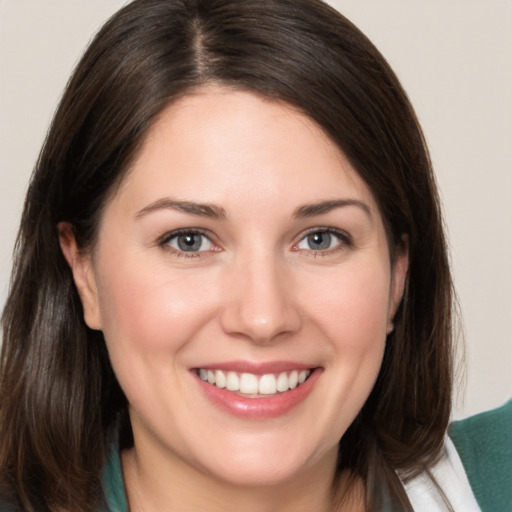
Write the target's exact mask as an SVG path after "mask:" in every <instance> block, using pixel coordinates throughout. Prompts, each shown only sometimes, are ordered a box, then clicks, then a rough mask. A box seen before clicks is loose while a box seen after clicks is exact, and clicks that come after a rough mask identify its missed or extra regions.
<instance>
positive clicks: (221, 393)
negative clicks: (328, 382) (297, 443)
mask: <svg viewBox="0 0 512 512" xmlns="http://www.w3.org/2000/svg"><path fill="white" fill-rule="evenodd" d="M321 373H322V369H321V368H316V369H314V370H313V371H312V372H311V375H310V376H309V378H308V379H307V380H306V381H305V382H304V383H302V384H300V385H299V386H297V387H296V388H294V389H290V390H289V391H286V392H284V393H277V394H276V395H271V396H265V395H262V396H260V397H258V398H247V397H244V396H240V395H237V394H236V393H233V392H231V391H228V390H226V389H221V388H218V387H217V386H215V385H212V384H209V383H208V382H205V381H203V380H202V379H201V378H200V377H199V375H197V374H196V373H195V372H193V375H194V376H195V378H196V381H197V383H198V384H199V386H200V387H201V390H202V391H203V393H204V394H205V395H206V396H207V397H208V398H209V399H210V400H211V401H212V402H213V403H214V404H215V405H216V406H218V407H220V408H221V409H223V410H224V411H226V412H228V413H230V414H232V415H234V416H238V417H239V418H245V419H268V418H277V417H279V416H283V415H285V414H286V413H288V412H289V411H291V410H292V409H293V408H294V407H296V406H298V405H299V404H300V403H301V402H303V401H304V400H305V399H306V398H307V396H308V395H309V393H310V392H311V390H312V389H313V387H314V386H315V383H316V381H317V380H318V378H319V377H320V375H321Z"/></svg>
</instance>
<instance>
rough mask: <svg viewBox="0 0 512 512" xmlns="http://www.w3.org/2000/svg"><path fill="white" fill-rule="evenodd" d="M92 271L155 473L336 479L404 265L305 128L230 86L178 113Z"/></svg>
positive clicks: (187, 103) (303, 121) (155, 132)
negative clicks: (159, 469)
mask: <svg viewBox="0 0 512 512" xmlns="http://www.w3.org/2000/svg"><path fill="white" fill-rule="evenodd" d="M78 260H79V261H78V263H75V269H74V270H75V278H76V281H77V285H78V287H79V290H80V294H81V297H82V300H83V302H84V310H85V318H86V321H87V323H88V324H89V326H90V327H92V328H95V329H101V330H102V331H103V332H104V335H105V339H106V343H107V347H108V351H109V354H110V357H111V361H112V365H113V368H114V370H115V373H116V375H117V378H118V380H119V383H120V385H121V387H122V388H123V390H124V392H125V394H126V396H127V399H128V401H129V404H130V418H131V421H132V426H133V432H134V438H135V450H136V453H137V455H138V459H139V460H140V461H141V462H142V463H143V462H144V460H146V461H147V462H148V463H149V461H152V462H151V463H155V464H159V465H165V466H166V467H175V468H178V467H179V468H181V469H183V468H186V470H187V471H192V473H194V472H197V471H199V472H201V473H202V474H203V475H204V474H206V475H209V476H210V477H213V478H215V479H219V480H223V481H224V482H229V483H232V484H237V485H267V484H273V483H279V482H285V481H290V480H291V479H293V478H295V477H299V476H302V477H304V476H305V475H308V474H313V473H315V474H319V472H321V471H327V472H332V471H333V470H334V464H335V460H336V456H337V444H338V441H339V439H340V438H341V436H342V435H343V434H344V432H345V431H346V429H347V427H348V426H349V425H350V424H351V422H352V421H353V420H354V418H355V416H356V415H357V414H358V412H359V411H360V409H361V407H362V406H363V404H364V402H365V401H366V399H367V397H368V395H369V393H370V391H371V389H372V386H373V384H374V382H375V379H376V377H377V374H378V372H379V369H380V366H381V361H382V356H383V352H384V346H385V341H386V333H387V332H388V331H389V329H390V321H391V319H392V317H393V314H394V311H395V309H396V307H397V304H398V302H399V300H400V297H401V293H402V283H403V280H404V275H405V272H406V266H407V255H406V254H405V252H404V253H403V254H399V255H398V257H397V259H396V262H395V264H394V266H393V268H392V266H391V262H390V259H389V250H388V244H387V241H386V235H385V230H384V226H383V221H382V218H381V216H380V214H379V211H378V208H377V205H376V202H375V199H374V198H373V196H372V194H371V193H370V191H369V189H368V188H367V186H366V185H365V183H364V182H363V181H362V180H361V178H360V177H359V176H358V174H357V173H356V172H355V171H354V170H353V169H352V167H351V166H350V164H349V163H348V162H347V160H346V159H345V158H344V156H343V154H342V153H341V152H340V150H339V149H338V148H337V146H336V145H335V144H333V143H332V142H331V141H330V140H329V139H328V138H327V137H326V136H325V135H324V134H323V132H322V131H321V130H320V129H319V127H318V126H317V125H316V124H315V123H314V122H312V121H311V120H310V119H309V118H308V117H306V116H304V115H303V114H301V113H298V112H297V111H296V110H294V109H293V108H291V107H289V106H286V105H283V104H279V103H276V102H274V101H271V100H267V99H262V98H261V97H259V96H256V95H254V94H251V93H247V92H236V91H233V90H230V89H225V88H205V89H202V90H201V91H200V92H198V93H197V94H194V95H189V96H186V97H184V98H182V99H180V100H179V101H178V102H176V103H174V104H173V105H172V106H170V107H169V108H167V110H166V111H164V113H163V114H162V115H161V117H160V118H159V120H158V121H157V122H156V124H155V125H154V126H153V128H152V129H151V130H150V132H149V134H148V136H147V139H146V141H145V143H144V145H143V147H142V149H141V151H140V153H139V155H138V158H137V159H136V161H135V163H134V165H133V167H132V169H131V170H130V172H129V174H128V175H127V177H126V178H125V180H124V182H123V183H122V185H121V187H120V188H119V190H118V191H117V192H116V194H115V195H114V197H113V198H112V200H111V201H110V202H109V204H108V205H107V207H106V209H105V211H104V214H103V217H102V220H101V223H100V227H99V237H98V241H97V245H96V246H95V248H94V250H93V252H92V256H91V257H87V256H85V257H84V256H82V257H78ZM304 379H305V381H304ZM237 388H238V390H237Z"/></svg>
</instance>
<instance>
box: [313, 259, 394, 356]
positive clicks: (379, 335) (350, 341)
mask: <svg viewBox="0 0 512 512" xmlns="http://www.w3.org/2000/svg"><path fill="white" fill-rule="evenodd" d="M316 284H317V286H316V289H317V290H318V291H317V293H315V294H312V296H311V297H310V301H309V303H310V306H309V311H310V313H311V315H312V317H313V318H315V321H316V323H317V324H318V325H320V326H321V328H322V330H323V331H324V332H325V333H326V334H327V337H328V338H329V339H330V340H331V341H332V343H333V344H334V345H335V347H336V348H338V349H343V350H347V351H350V352H352V353H353V354H354V355H356V354H358V353H360V354H364V353H366V351H367V350H371V349H372V348H373V347H375V345H378V346H381V345H382V343H383V341H384V340H385V337H386V328H387V324H388V309H389V286H390V274H389V269H388V268H386V267H385V266H384V265H375V264H373V265H371V264H365V262H362V264H358V265H357V266H356V265H354V266H351V267H346V268H343V269H341V270H340V271H339V272H338V273H337V274H336V275H330V276H325V278H324V280H323V282H322V281H319V280H318V276H317V280H316ZM322 285H323V286H322ZM321 290H322V292H321V293H320V291H321Z"/></svg>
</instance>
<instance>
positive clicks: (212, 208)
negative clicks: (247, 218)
mask: <svg viewBox="0 0 512 512" xmlns="http://www.w3.org/2000/svg"><path fill="white" fill-rule="evenodd" d="M159 210H175V211H178V212H182V213H188V214H189V215H194V216H196V217H208V218H211V219H219V220H224V219H226V217H227V215H226V211H225V210H224V208H222V207H220V206H217V205H215V204H209V203H196V202H194V201H178V200H175V199H171V198H169V197H164V198H162V199H157V200H156V201H154V202H152V203H150V204H148V205H147V206H145V207H144V208H142V209H141V210H139V211H138V212H137V214H136V217H137V218H141V217H144V216H145V215H148V214H149V213H152V212H155V211H159Z"/></svg>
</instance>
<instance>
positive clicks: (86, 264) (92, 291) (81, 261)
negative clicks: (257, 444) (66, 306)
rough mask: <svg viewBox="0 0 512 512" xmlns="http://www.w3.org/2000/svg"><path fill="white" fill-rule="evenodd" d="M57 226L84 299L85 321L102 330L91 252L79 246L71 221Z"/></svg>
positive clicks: (64, 252)
mask: <svg viewBox="0 0 512 512" xmlns="http://www.w3.org/2000/svg"><path fill="white" fill-rule="evenodd" d="M57 228H58V231H59V243H60V248H61V250H62V253H63V254H64V258H66V261H67V262H68V265H69V266H70V268H71V272H72V273H73V280H74V281H75V286H76V288H77V290H78V295H79V296H80V300H81V301H82V306H83V309H84V320H85V323H86V324H87V325H88V326H89V327H90V328H91V329H96V330H101V315H100V308H99V302H98V289H97V286H96V276H95V274H94V269H93V265H92V258H91V256H90V254H84V253H83V252H82V251H80V249H79V248H78V246H77V243H76V238H75V233H74V231H73V226H72V225H71V223H69V222H59V224H58V225H57Z"/></svg>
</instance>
